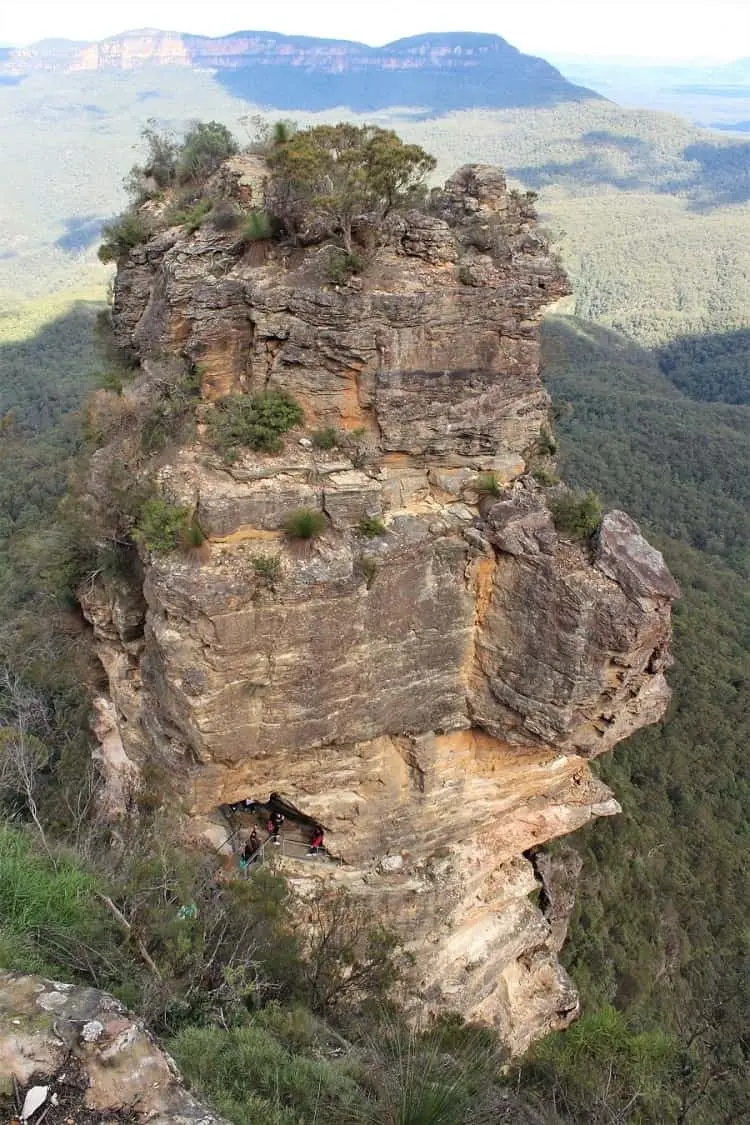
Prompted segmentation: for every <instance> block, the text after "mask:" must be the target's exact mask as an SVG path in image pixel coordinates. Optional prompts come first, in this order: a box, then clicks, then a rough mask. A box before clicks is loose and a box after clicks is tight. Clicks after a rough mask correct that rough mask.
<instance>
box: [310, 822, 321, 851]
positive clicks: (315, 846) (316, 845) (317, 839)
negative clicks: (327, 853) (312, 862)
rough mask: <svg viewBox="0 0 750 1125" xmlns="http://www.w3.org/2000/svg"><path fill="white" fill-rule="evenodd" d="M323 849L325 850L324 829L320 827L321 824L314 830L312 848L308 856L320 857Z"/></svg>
mask: <svg viewBox="0 0 750 1125" xmlns="http://www.w3.org/2000/svg"><path fill="white" fill-rule="evenodd" d="M322 848H323V829H322V828H321V827H320V825H319V824H316V825H315V827H314V828H313V834H312V839H311V840H310V846H309V847H308V849H307V854H308V855H318V853H319V852H320V851H321V850H322Z"/></svg>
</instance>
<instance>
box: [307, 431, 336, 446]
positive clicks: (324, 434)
mask: <svg viewBox="0 0 750 1125" xmlns="http://www.w3.org/2000/svg"><path fill="white" fill-rule="evenodd" d="M310 441H311V442H312V443H313V446H314V447H315V449H334V448H335V447H336V446H337V445H338V444H339V441H340V438H339V432H338V430H337V429H335V428H334V427H333V426H323V428H322V429H320V430H313V431H312V433H311V434H310Z"/></svg>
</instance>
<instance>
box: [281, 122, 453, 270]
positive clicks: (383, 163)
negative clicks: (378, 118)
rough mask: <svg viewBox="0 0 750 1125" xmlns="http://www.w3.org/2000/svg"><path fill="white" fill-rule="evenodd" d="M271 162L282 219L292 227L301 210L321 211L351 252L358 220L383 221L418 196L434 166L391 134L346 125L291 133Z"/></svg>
mask: <svg viewBox="0 0 750 1125" xmlns="http://www.w3.org/2000/svg"><path fill="white" fill-rule="evenodd" d="M268 162H269V164H270V166H271V168H272V169H273V171H274V173H275V179H276V185H277V188H279V189H280V190H279V191H278V192H277V199H276V202H277V210H278V211H279V218H281V219H282V220H284V221H286V222H287V223H289V224H290V225H294V221H295V217H296V214H297V213H298V212H299V209H300V207H303V208H305V209H308V210H313V211H317V212H318V213H319V214H321V215H322V216H325V217H326V218H328V219H329V220H330V221H331V223H332V225H333V227H334V229H335V230H336V232H337V233H338V234H340V236H341V239H342V242H343V245H344V248H345V249H346V251H347V252H348V253H351V250H352V225H353V223H354V220H355V219H357V218H358V217H359V216H361V215H364V214H370V213H372V212H375V213H376V214H377V215H378V217H379V218H384V217H385V216H386V215H387V214H388V213H389V212H390V211H392V210H393V209H394V208H396V207H398V206H400V205H402V204H404V203H405V202H407V201H408V200H409V198H410V197H413V196H414V195H415V194H416V192H417V191H418V190H419V188H420V187H421V186H422V185H423V184H424V180H425V177H426V176H427V175H428V174H429V173H430V172H431V171H432V170H433V168H434V167H435V163H436V162H435V159H434V157H432V156H430V155H429V154H428V153H426V152H425V151H424V149H422V148H420V147H419V145H406V144H404V143H403V141H402V140H401V139H400V138H399V137H398V136H397V135H396V134H395V133H394V132H393V131H392V130H390V129H378V128H376V127H374V126H369V125H361V126H358V125H351V124H348V123H346V122H341V123H340V124H338V125H318V126H316V127H314V128H311V129H304V130H301V131H300V132H298V133H295V134H293V135H292V136H291V137H290V138H289V140H287V141H286V142H285V143H284V144H280V145H278V146H277V147H276V148H275V149H274V150H273V151H272V152H271V153H270V154H269V157H268Z"/></svg>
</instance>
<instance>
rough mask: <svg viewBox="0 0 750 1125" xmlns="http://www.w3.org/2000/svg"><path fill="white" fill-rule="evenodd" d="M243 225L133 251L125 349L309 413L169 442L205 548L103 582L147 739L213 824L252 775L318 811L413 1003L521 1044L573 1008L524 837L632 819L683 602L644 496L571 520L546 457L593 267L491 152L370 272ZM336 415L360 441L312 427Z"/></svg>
mask: <svg viewBox="0 0 750 1125" xmlns="http://www.w3.org/2000/svg"><path fill="white" fill-rule="evenodd" d="M243 160H244V161H246V162H247V163H248V171H247V175H246V176H245V182H247V181H248V180H249V181H251V182H252V183H253V184H255V185H256V186H255V188H254V189H253V190H254V191H255V195H254V196H253V197H252V199H251V200H250V201H249V202H251V204H252V205H253V206H257V205H258V197H257V193H258V191H260V190H261V188H260V187H259V186H258V185H260V184H261V182H262V176H261V172H262V169H260V168H259V167H258V164H257V158H253V157H245V158H236V160H235V164H236V162H237V161H240V162H241V161H243ZM232 182H233V181H232ZM246 196H247V191H245V195H244V196H243V197H242V198H243V200H244V202H245V203H247V202H248V199H247V198H246ZM230 243H231V236H228V235H226V234H222V233H221V232H218V231H216V230H214V229H212V228H211V227H210V226H206V227H204V228H201V229H200V230H199V231H198V232H196V233H194V234H192V235H190V236H187V235H184V234H181V233H180V232H177V231H175V230H171V231H167V232H165V233H162V234H160V235H158V236H156V237H155V238H153V239H152V240H151V241H150V242H149V243H148V244H147V245H145V246H142V247H137V248H136V249H135V250H133V251H132V252H131V254H130V255H129V257H128V259H127V260H126V261H125V262H124V263H122V264H121V266H120V269H119V271H118V277H117V283H116V287H115V302H114V324H115V330H116V334H117V337H118V340H119V342H120V343H121V344H122V345H123V346H127V347H128V348H130V349H133V350H135V352H136V353H137V355H138V356H139V357H140V360H141V362H142V364H144V366H146V367H149V369H151V370H156V369H158V366H159V364H160V363H164V362H165V359H164V357H165V356H172V357H175V356H177V357H179V358H180V359H181V361H182V362H184V363H185V364H186V365H188V366H191V367H194V366H195V365H198V364H199V365H200V372H201V380H202V398H203V404H202V405H201V407H200V412H201V416H202V418H203V419H204V420H205V418H206V417H208V416H209V414H210V411H211V410H212V409H213V406H212V403H213V402H214V401H215V400H216V399H218V398H220V397H221V396H223V395H225V394H227V393H237V392H249V393H254V392H256V391H259V390H263V389H266V390H274V391H284V392H286V393H288V394H291V395H293V396H294V397H295V398H296V399H297V401H298V402H299V403H300V404H301V406H302V408H303V410H304V415H305V422H304V426H303V427H300V428H299V430H297V431H294V432H293V433H292V434H290V435H289V436H288V440H287V442H286V446H285V449H284V450H283V452H282V453H280V454H279V455H277V456H271V455H268V454H263V453H251V452H249V451H248V452H247V453H245V454H244V455H243V456H241V457H240V458H239V460H237V461H236V463H234V464H232V465H227V464H225V463H223V462H222V461H221V460H220V458H219V457H218V456H217V455H216V454H215V453H214V452H213V451H212V450H211V449H210V448H209V447H208V445H207V444H206V441H205V437H204V436H202V434H203V431H202V430H201V428H200V427H199V433H198V437H197V438H196V439H195V440H194V441H193V442H192V444H188V445H183V446H182V447H181V448H179V449H176V450H173V451H172V452H171V454H170V455H169V456H168V457H164V456H162V457H161V458H160V461H159V465H158V480H159V487H160V489H161V491H162V492H163V494H164V495H165V496H167V497H169V498H170V499H172V500H173V501H174V502H175V503H178V504H184V505H186V506H188V507H190V508H191V509H192V510H195V511H196V512H197V516H198V519H199V521H200V524H201V526H202V528H203V530H204V532H205V533H206V535H207V537H208V541H207V544H206V545H204V548H203V549H202V551H201V553H200V554H199V555H196V553H195V552H194V553H193V554H192V555H190V554H189V553H188V554H180V553H174V554H172V555H169V556H165V557H158V556H154V557H144V560H143V561H144V567H145V573H144V580H143V583H142V591H141V590H140V588H139V589H138V591H137V592H136V593H137V597H136V596H135V595H132V596H131V595H130V594H127V595H126V593H125V592H124V591H123V590H121V589H120V588H119V587H118V586H117V585H116V584H112V583H108V582H105V581H103V580H99V581H98V582H96V583H95V584H94V586H93V588H92V589H91V590H89V591H87V593H86V594H85V596H84V597H83V598H82V602H83V607H84V611H85V613H86V615H87V617H88V618H89V620H90V621H91V622H92V625H93V628H94V632H95V636H96V639H97V644H98V646H99V651H100V655H101V658H102V662H103V664H104V667H105V669H106V671H107V675H108V677H109V683H110V691H111V707H112V714H113V715H114V716H115V720H114V721H115V725H116V726H117V733H118V736H119V738H120V741H121V746H122V753H123V755H124V756H125V757H126V758H127V760H128V762H129V763H132V764H133V767H134V768H135V767H138V766H139V765H142V764H143V763H145V762H149V761H152V760H154V759H156V760H158V761H159V762H161V763H162V764H164V765H165V766H166V767H168V770H169V776H170V777H171V779H172V784H173V790H172V792H170V794H169V799H170V804H171V805H172V806H173V807H175V806H178V807H180V808H181V810H182V814H183V816H184V818H185V822H186V825H189V826H190V829H191V830H192V831H193V832H194V833H196V834H201V833H203V834H204V835H205V836H206V837H207V838H208V839H211V840H213V841H214V842H217V843H218V842H221V840H222V839H223V838H225V835H226V833H225V832H224V831H223V829H222V827H221V825H220V823H219V821H218V820H217V814H216V809H217V806H219V805H221V804H222V803H223V802H227V801H234V800H236V799H238V798H239V797H241V796H244V795H246V794H249V795H252V796H255V797H264V796H265V795H267V794H268V793H269V792H271V791H276V792H280V793H283V794H286V795H287V796H288V797H289V798H291V799H292V800H293V801H294V802H295V804H297V805H299V806H301V807H303V808H304V809H305V810H306V811H307V812H309V814H310V815H311V816H314V817H318V818H320V820H321V822H323V823H325V824H326V825H327V826H328V828H329V841H330V845H331V849H332V850H333V851H334V852H335V853H336V854H337V855H339V856H341V857H342V858H343V860H344V864H343V866H341V867H339V868H336V869H335V871H334V872H333V873H332V874H331V877H334V878H336V879H339V880H340V881H342V882H344V883H346V885H348V886H349V887H350V888H351V889H352V891H353V892H355V893H361V894H363V895H366V896H367V898H368V900H369V901H370V902H371V903H372V904H373V906H374V907H375V909H377V910H381V909H382V910H386V911H387V916H388V918H389V919H390V920H391V922H392V923H393V925H394V926H396V927H397V928H399V929H400V930H401V931H402V932H403V933H404V934H405V935H406V936H407V937H408V940H409V942H410V945H411V948H412V951H413V953H414V955H415V970H414V979H413V981H412V987H413V994H414V997H415V1001H416V1002H418V1003H420V1004H425V1005H427V1006H429V1007H433V1008H441V1007H442V1008H451V1009H456V1010H458V1011H461V1012H462V1013H463V1014H465V1015H466V1016H469V1017H472V1018H478V1019H487V1020H490V1021H492V1022H494V1023H495V1024H496V1025H497V1026H498V1028H499V1029H500V1031H501V1033H502V1035H503V1036H504V1037H505V1039H506V1040H507V1042H508V1043H509V1044H510V1046H511V1047H512V1048H513V1049H514V1050H522V1049H523V1048H524V1047H525V1046H526V1045H527V1044H528V1043H529V1042H530V1041H532V1040H533V1039H534V1038H535V1037H537V1036H539V1035H541V1034H543V1033H544V1032H546V1031H547V1030H549V1029H550V1028H554V1027H560V1026H564V1025H565V1024H566V1023H567V1022H569V1021H570V1019H571V1018H573V1016H574V1014H575V1012H576V1010H577V999H576V996H575V989H574V987H573V985H572V983H571V982H570V981H569V979H568V978H567V976H566V975H565V973H564V971H563V970H562V968H561V967H560V965H559V964H558V962H557V960H556V954H557V952H558V951H559V948H560V944H561V939H560V932H561V926H560V917H561V916H558V915H555V916H554V917H552V916H551V915H550V914H549V912H544V911H542V910H540V909H539V907H538V906H537V905H535V904H534V903H533V902H532V901H531V899H530V898H529V896H530V895H532V894H533V892H534V891H535V890H536V889H537V888H538V881H537V877H536V874H535V868H534V865H533V864H532V862H530V860H529V859H528V858H526V853H528V852H529V849H537V848H538V847H539V846H540V845H541V844H543V843H544V842H545V841H548V840H550V839H554V838H557V837H560V836H563V835H566V834H567V833H570V832H573V831H575V830H576V829H577V828H579V827H581V826H582V825H584V824H586V823H587V822H588V821H590V820H591V819H592V818H594V817H597V816H606V815H611V814H613V813H615V812H617V811H618V806H617V803H616V801H615V800H614V798H613V797H612V794H611V793H610V792H609V791H608V790H607V789H606V787H605V786H604V785H603V784H602V783H601V782H599V781H598V780H597V779H596V778H595V777H594V776H593V775H592V773H591V772H590V770H589V767H588V765H587V759H589V758H591V757H593V756H595V755H597V754H600V753H602V752H604V751H606V750H610V749H611V748H612V747H613V746H614V745H615V744H616V743H617V742H618V741H619V740H621V739H622V738H625V737H627V736H628V735H629V734H631V733H632V732H633V731H634V730H636V729H638V728H639V727H640V726H642V725H643V724H644V723H648V722H654V721H656V720H657V719H658V718H659V717H660V716H661V714H662V713H663V711H664V708H665V707H666V704H667V701H668V698H669V692H668V688H667V685H666V681H665V678H664V670H665V668H666V666H667V663H668V658H667V651H668V643H669V636H670V603H671V600H672V599H673V597H674V596H675V595H676V592H677V591H676V587H675V585H674V582H673V580H672V579H671V576H670V575H669V573H668V571H667V570H666V567H665V566H664V563H663V560H662V559H661V556H660V555H659V554H658V552H656V551H654V550H653V548H651V547H649V545H648V544H647V543H646V542H645V540H644V539H643V538H642V536H641V535H640V532H639V531H638V528H637V527H636V526H635V524H633V523H632V521H630V520H629V519H628V517H627V516H625V515H624V514H623V513H619V512H613V513H609V514H608V515H607V516H606V517H605V519H604V522H603V525H602V528H601V530H600V532H599V534H598V538H597V540H596V542H595V543H594V544H586V545H581V544H580V543H577V542H573V541H571V540H569V539H567V538H566V537H565V536H561V535H560V534H559V533H558V532H557V531H556V530H555V526H554V523H553V520H552V517H551V515H550V511H549V508H548V506H547V503H546V499H545V497H546V493H545V490H544V489H542V488H540V487H539V485H538V484H537V483H536V482H535V481H534V479H533V478H532V477H531V476H530V475H529V473H528V469H529V459H530V458H531V457H532V456H535V455H536V453H535V451H536V449H537V447H538V443H539V438H540V432H541V430H542V427H543V426H544V425H545V424H546V413H547V405H548V397H547V394H546V392H545V390H544V388H543V385H542V383H541V380H540V377H539V330H540V323H541V317H542V315H543V312H544V309H545V307H547V306H549V305H550V304H552V303H553V302H555V301H556V300H557V299H559V298H560V297H562V296H564V295H565V294H566V293H567V292H568V284H567V281H566V279H565V277H564V275H563V273H562V272H561V270H560V267H559V265H558V263H557V262H556V260H555V259H554V258H553V257H552V256H551V255H550V253H549V250H548V247H547V246H546V244H545V242H544V240H543V238H542V237H541V236H540V235H539V233H538V231H537V230H536V227H535V223H534V220H533V216H532V214H531V212H530V211H529V207H528V203H527V201H526V200H525V199H524V198H519V197H517V196H515V195H513V194H512V193H509V192H508V190H507V188H506V185H505V181H504V179H503V177H502V175H501V174H500V172H499V171H498V170H497V169H492V168H488V167H486V166H483V165H476V166H469V167H467V168H463V169H461V170H460V171H459V172H458V173H457V174H456V175H455V176H454V177H453V178H452V179H451V180H450V181H449V182H448V184H447V185H446V188H445V191H444V192H443V193H441V194H438V195H437V196H436V197H435V199H434V200H433V211H432V213H431V214H422V213H420V212H409V213H408V214H406V215H404V216H401V217H399V218H398V220H397V221H394V224H393V228H392V230H391V232H390V234H389V235H388V236H387V237H386V236H384V237H383V238H382V239H381V242H380V245H379V247H378V248H377V249H376V250H375V251H374V252H373V253H372V255H371V257H370V259H369V261H368V264H367V267H366V269H365V271H364V273H363V274H362V275H361V276H360V277H358V278H355V279H353V282H352V284H351V285H348V286H346V285H345V286H340V287H338V288H335V287H331V286H330V285H329V284H327V282H326V279H325V276H322V275H321V273H320V269H321V266H320V257H321V255H319V254H317V252H316V251H315V249H311V250H299V251H296V252H295V254H294V255H292V256H291V257H285V256H284V255H283V254H282V253H281V252H280V251H279V250H278V248H274V247H273V246H272V245H270V246H268V247H266V249H265V250H264V252H263V255H262V256H258V255H256V257H254V258H252V259H251V257H250V256H249V255H237V253H235V252H233V250H232V247H231V245H230ZM467 246H469V247H470V252H469V251H468V250H467ZM467 255H468V257H467ZM355 283H356V284H355ZM328 426H331V427H334V428H335V429H336V430H337V431H338V432H339V433H340V434H342V435H344V436H342V437H341V440H340V441H339V443H338V446H337V448H333V449H330V450H321V449H318V448H315V447H314V445H313V443H312V442H311V440H310V437H309V435H310V434H311V433H312V431H313V430H315V429H316V428H320V427H328ZM360 428H361V429H360ZM483 478H484V479H485V482H486V481H487V480H488V481H489V482H490V485H489V489H488V487H487V485H486V483H485V484H484V485H483V484H482V479H483ZM300 507H310V508H315V509H318V510H320V511H322V512H323V513H324V514H325V517H326V529H325V532H324V534H323V535H322V536H321V537H320V538H319V539H316V540H314V541H313V542H311V543H309V544H308V545H306V546H304V547H303V546H300V545H298V544H297V545H295V544H294V543H292V542H290V540H289V539H288V537H286V536H285V535H284V533H283V527H284V520H285V517H286V515H287V513H288V512H289V511H291V510H292V509H296V508H300ZM363 517H374V518H376V519H378V520H381V521H382V523H383V525H384V528H385V531H384V533H382V534H381V533H377V534H375V535H373V537H371V538H369V537H367V536H366V535H365V534H363V532H362V530H361V521H362V520H363ZM259 558H260V559H261V560H263V559H265V560H268V559H275V560H276V562H275V563H274V564H273V573H274V577H273V580H272V581H269V580H268V579H267V578H264V577H263V573H264V572H263V564H261V566H260V567H259V565H258V560H259ZM115 760H118V761H119V760H120V759H119V757H118V755H115ZM537 864H538V861H537ZM321 877H323V873H322V872H321ZM546 885H547V884H546V883H545V886H546ZM545 893H546V894H547V895H548V897H549V895H550V892H545ZM553 900H554V896H552V897H550V902H552V903H553V905H554V901H553Z"/></svg>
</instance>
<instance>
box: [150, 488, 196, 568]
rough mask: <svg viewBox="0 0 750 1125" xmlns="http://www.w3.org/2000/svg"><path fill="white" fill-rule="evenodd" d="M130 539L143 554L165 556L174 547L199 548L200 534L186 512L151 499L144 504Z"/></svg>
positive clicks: (167, 502) (190, 514) (166, 501)
mask: <svg viewBox="0 0 750 1125" xmlns="http://www.w3.org/2000/svg"><path fill="white" fill-rule="evenodd" d="M133 538H134V539H135V540H136V542H137V543H142V544H143V546H144V547H145V548H146V550H147V551H153V552H154V554H156V555H166V554H169V552H170V551H176V550H177V548H178V547H185V546H198V547H199V546H200V544H201V543H202V542H203V538H202V534H201V531H200V528H199V527H198V525H197V523H195V520H194V517H193V515H192V513H191V511H190V508H185V507H181V506H180V505H178V504H172V503H170V501H169V500H165V499H164V498H163V497H162V496H151V497H149V499H148V500H146V502H145V503H144V505H143V507H142V508H141V510H140V514H139V516H138V522H137V524H136V527H135V530H134V531H133Z"/></svg>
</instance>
